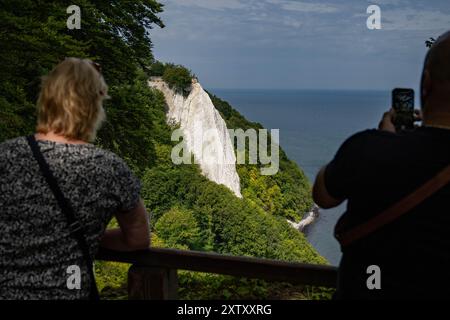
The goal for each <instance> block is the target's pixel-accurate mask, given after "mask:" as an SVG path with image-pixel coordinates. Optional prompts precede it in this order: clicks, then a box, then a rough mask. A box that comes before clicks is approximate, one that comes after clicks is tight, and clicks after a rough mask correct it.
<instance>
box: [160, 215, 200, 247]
mask: <svg viewBox="0 0 450 320" xmlns="http://www.w3.org/2000/svg"><path fill="white" fill-rule="evenodd" d="M155 230H156V233H157V234H158V235H159V237H160V238H161V239H162V240H163V241H164V244H165V245H166V246H169V247H172V248H181V249H188V248H195V247H196V244H197V242H198V240H199V228H198V226H197V221H196V220H195V218H194V215H193V214H192V211H190V210H186V209H183V208H178V207H175V208H172V209H171V210H169V211H167V212H166V213H164V215H163V216H162V217H161V218H160V219H159V220H158V222H157V223H156V225H155Z"/></svg>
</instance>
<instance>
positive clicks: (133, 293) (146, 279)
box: [128, 265, 178, 300]
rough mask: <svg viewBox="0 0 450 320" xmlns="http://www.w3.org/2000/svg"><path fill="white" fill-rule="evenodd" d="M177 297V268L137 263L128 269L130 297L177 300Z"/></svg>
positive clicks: (136, 298) (131, 298)
mask: <svg viewBox="0 0 450 320" xmlns="http://www.w3.org/2000/svg"><path fill="white" fill-rule="evenodd" d="M177 298H178V276H177V270H175V269H168V268H162V267H161V268H158V267H141V266H135V265H133V266H131V267H130V269H129V270H128V299H130V300H176V299H177Z"/></svg>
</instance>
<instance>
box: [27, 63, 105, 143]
mask: <svg viewBox="0 0 450 320" xmlns="http://www.w3.org/2000/svg"><path fill="white" fill-rule="evenodd" d="M107 91H108V86H107V85H106V83H105V80H104V79H103V76H102V75H101V73H100V72H99V70H98V69H96V65H95V64H94V63H93V62H92V61H91V60H88V59H78V58H66V59H65V60H64V61H63V62H61V63H59V64H58V65H57V66H56V67H55V68H54V69H53V70H52V71H51V72H50V73H49V74H48V75H47V76H45V77H43V78H42V84H41V92H40V94H39V98H38V102H37V107H38V121H37V128H36V131H37V132H38V133H43V134H46V133H48V132H50V131H53V132H54V133H55V134H60V135H63V136H64V137H66V138H67V139H74V140H83V141H90V142H92V141H94V140H95V137H96V134H97V130H98V129H99V128H100V126H101V124H102V122H103V121H104V119H105V112H104V109H103V100H105V99H107V98H108V95H107Z"/></svg>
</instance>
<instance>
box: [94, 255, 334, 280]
mask: <svg viewBox="0 0 450 320" xmlns="http://www.w3.org/2000/svg"><path fill="white" fill-rule="evenodd" d="M96 259H97V260H104V261H114V262H123V263H130V264H133V265H134V266H137V267H155V268H166V269H174V270H178V269H181V270H190V271H197V272H208V273H215V274H224V275H233V276H239V277H246V278H256V279H263V280H268V281H282V282H289V283H295V284H304V285H314V286H323V287H333V288H334V287H336V280H337V268H336V267H333V266H328V265H314V264H305V263H298V262H287V261H279V260H272V259H260V258H254V257H242V256H231V255H223V254H218V253H212V252H200V251H186V250H176V249H163V248H150V249H148V250H142V251H135V252H117V251H111V250H106V249H100V251H99V252H98V254H97V257H96Z"/></svg>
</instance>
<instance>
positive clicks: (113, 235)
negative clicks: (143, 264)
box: [100, 200, 150, 251]
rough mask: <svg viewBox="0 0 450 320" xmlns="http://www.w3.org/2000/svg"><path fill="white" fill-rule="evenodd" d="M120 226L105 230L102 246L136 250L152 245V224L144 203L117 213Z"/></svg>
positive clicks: (141, 202) (121, 249)
mask: <svg viewBox="0 0 450 320" xmlns="http://www.w3.org/2000/svg"><path fill="white" fill-rule="evenodd" d="M116 218H117V222H118V223H119V226H120V228H116V229H108V230H106V231H105V234H104V235H103V238H102V240H101V242H100V246H101V247H103V248H106V249H111V250H116V251H134V250H142V249H147V248H148V247H149V246H150V226H149V221H148V214H147V211H146V209H145V206H144V203H143V201H142V200H140V202H139V205H138V206H137V207H136V208H134V209H132V210H130V211H128V212H118V213H116Z"/></svg>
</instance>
